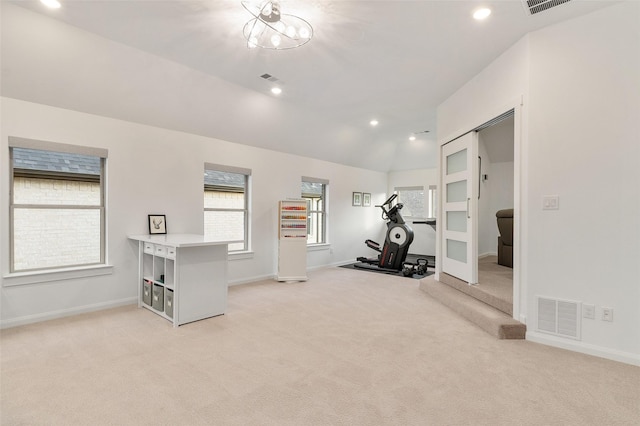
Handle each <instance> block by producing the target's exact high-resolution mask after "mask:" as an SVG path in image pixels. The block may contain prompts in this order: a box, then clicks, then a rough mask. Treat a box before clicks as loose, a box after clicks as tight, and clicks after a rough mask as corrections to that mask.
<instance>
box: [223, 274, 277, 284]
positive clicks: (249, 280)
mask: <svg viewBox="0 0 640 426" xmlns="http://www.w3.org/2000/svg"><path fill="white" fill-rule="evenodd" d="M275 277H276V275H275V274H269V275H255V276H253V277H249V278H242V279H240V280H233V281H229V282H228V286H229V287H232V286H234V285H242V284H251V283H255V282H257V281H264V280H273V279H275Z"/></svg>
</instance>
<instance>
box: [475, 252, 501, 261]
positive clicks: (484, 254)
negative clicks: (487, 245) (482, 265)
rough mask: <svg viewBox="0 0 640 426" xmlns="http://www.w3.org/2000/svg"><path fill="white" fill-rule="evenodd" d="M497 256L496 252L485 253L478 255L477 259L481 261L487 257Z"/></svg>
mask: <svg viewBox="0 0 640 426" xmlns="http://www.w3.org/2000/svg"><path fill="white" fill-rule="evenodd" d="M497 255H498V253H497V252H493V251H489V252H486V253H482V254H479V255H478V259H482V258H483V257H488V256H497Z"/></svg>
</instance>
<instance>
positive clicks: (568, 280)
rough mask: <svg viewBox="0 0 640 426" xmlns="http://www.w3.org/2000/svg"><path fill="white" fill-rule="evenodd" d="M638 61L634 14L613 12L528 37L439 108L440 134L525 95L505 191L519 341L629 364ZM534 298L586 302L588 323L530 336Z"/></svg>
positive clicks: (637, 186)
mask: <svg viewBox="0 0 640 426" xmlns="http://www.w3.org/2000/svg"><path fill="white" fill-rule="evenodd" d="M639 52H640V4H638V3H637V2H632V1H629V2H624V3H622V4H618V5H614V6H611V7H608V8H606V9H603V10H601V11H598V12H594V13H592V14H589V15H586V16H583V17H581V18H577V19H574V20H571V21H567V22H564V23H561V24H558V25H556V26H552V27H549V28H546V29H542V30H540V31H537V32H534V33H531V34H530V35H528V36H527V37H525V38H524V39H522V40H521V41H520V42H519V43H517V44H516V45H514V46H513V47H512V48H511V49H510V50H508V51H507V52H505V53H504V54H503V55H502V56H501V57H500V58H498V59H496V61H494V62H493V63H492V64H491V65H490V66H489V67H488V68H487V69H485V70H484V71H483V72H481V73H480V74H479V75H478V76H476V77H475V78H474V79H473V80H472V81H470V82H469V83H467V85H465V86H464V87H463V88H461V89H460V90H459V91H458V92H457V93H456V94H454V95H453V96H452V97H450V98H449V99H448V100H447V101H445V102H444V103H443V104H442V106H441V107H440V108H439V110H438V131H439V134H441V135H449V134H451V133H455V132H457V131H458V130H460V129H465V128H466V129H467V130H468V129H471V128H473V127H474V126H475V125H477V124H479V123H478V122H479V121H480V122H481V121H482V118H480V119H479V118H478V117H479V116H482V115H483V114H486V113H487V111H489V112H492V111H495V110H496V105H500V104H508V103H510V100H511V99H517V98H519V97H520V96H521V95H524V106H523V110H522V111H523V114H522V122H521V128H520V129H521V131H522V146H521V147H520V149H521V153H520V158H522V162H521V164H519V165H518V164H516V169H518V168H519V170H520V172H521V176H520V179H521V181H520V186H519V187H518V186H516V191H520V194H521V200H520V211H521V226H522V229H521V238H522V247H521V271H520V273H521V281H522V282H521V286H522V288H521V290H522V295H521V300H520V302H519V303H520V305H519V309H520V313H521V314H522V315H523V316H526V320H527V329H528V331H527V338H528V339H532V340H536V341H539V342H543V343H546V344H551V345H556V346H560V347H565V348H569V349H572V350H577V351H581V352H585V353H591V354H595V355H599V356H604V357H607V358H611V359H617V360H621V361H624V362H629V363H634V364H640V328H639V327H638V324H640V286H638V276H640V266H639V265H640V263H639V262H638V259H640V238H639V237H640V197H639V196H638V194H640V168H638V159H639V158H640V144H638V140H640V134H639V131H638V126H637V118H638V117H640V98H639V95H638V91H637V90H636V89H637V84H638V75H640V54H639ZM516 128H517V129H518V127H517V126H516ZM440 132H441V133H440ZM446 137H447V136H443V137H442V138H441V137H440V136H439V140H442V139H444V138H446ZM516 158H518V155H516ZM517 184H518V183H516V185H517ZM544 195H559V196H560V209H559V210H557V211H543V210H542V197H543V196H544ZM537 295H544V296H548V297H555V298H561V299H569V300H574V301H578V302H585V303H591V304H595V305H596V314H597V317H598V319H596V320H587V319H584V320H583V321H582V328H581V330H582V337H581V340H578V341H576V340H571V339H563V338H556V337H554V336H550V335H545V334H543V333H540V332H537V331H536V319H537V312H536V296H537ZM603 306H607V307H612V308H613V309H614V320H613V322H603V321H601V320H600V316H601V310H602V307H603Z"/></svg>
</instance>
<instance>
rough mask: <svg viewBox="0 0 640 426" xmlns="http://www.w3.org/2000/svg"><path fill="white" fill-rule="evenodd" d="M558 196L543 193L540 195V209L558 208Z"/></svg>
mask: <svg viewBox="0 0 640 426" xmlns="http://www.w3.org/2000/svg"><path fill="white" fill-rule="evenodd" d="M559 208H560V197H559V196H557V195H545V196H544V197H542V210H558V209H559Z"/></svg>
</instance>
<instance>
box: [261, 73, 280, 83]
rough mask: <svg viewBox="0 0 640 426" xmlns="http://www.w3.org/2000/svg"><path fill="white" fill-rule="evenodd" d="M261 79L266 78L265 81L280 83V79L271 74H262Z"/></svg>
mask: <svg viewBox="0 0 640 426" xmlns="http://www.w3.org/2000/svg"><path fill="white" fill-rule="evenodd" d="M260 77H261V78H264V79H265V80H268V81H271V82H276V81H278V79H277V78H276V77H274V76H272V75H271V74H262V75H261V76H260Z"/></svg>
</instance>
